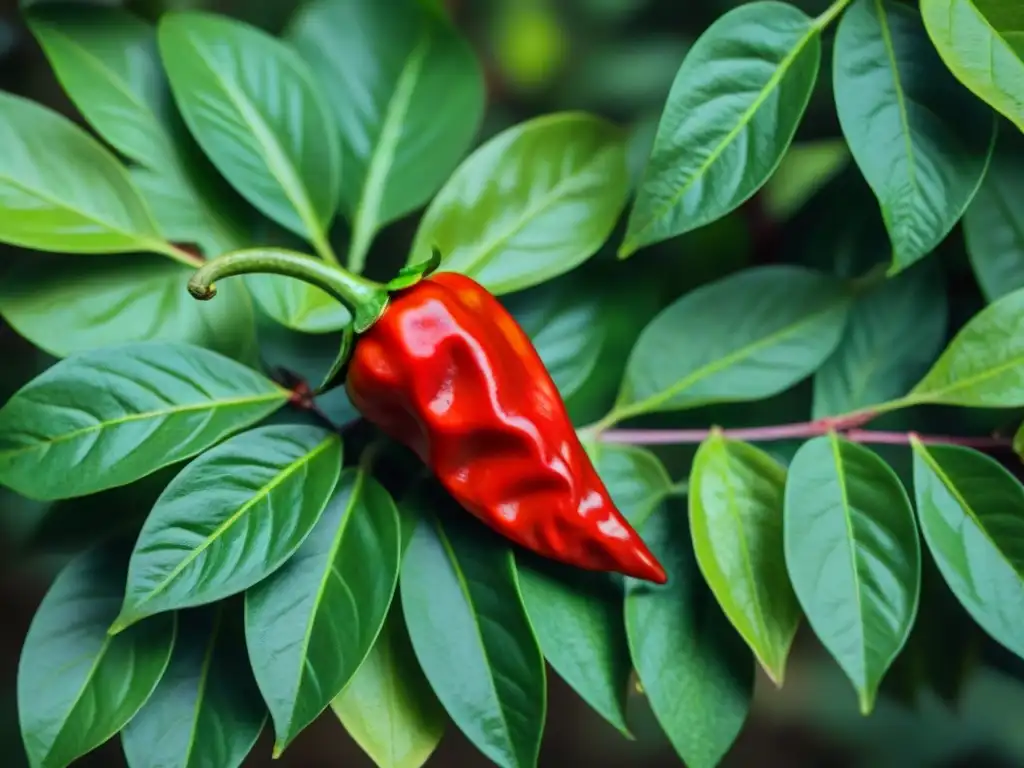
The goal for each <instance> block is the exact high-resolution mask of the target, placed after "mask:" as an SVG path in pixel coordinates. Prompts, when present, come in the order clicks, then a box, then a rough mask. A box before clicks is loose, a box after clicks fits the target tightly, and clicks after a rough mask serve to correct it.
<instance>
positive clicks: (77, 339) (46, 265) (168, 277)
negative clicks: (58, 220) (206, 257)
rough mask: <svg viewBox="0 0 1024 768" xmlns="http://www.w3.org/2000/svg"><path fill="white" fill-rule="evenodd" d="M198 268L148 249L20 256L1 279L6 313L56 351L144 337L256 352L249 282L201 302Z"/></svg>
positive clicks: (243, 354)
mask: <svg viewBox="0 0 1024 768" xmlns="http://www.w3.org/2000/svg"><path fill="white" fill-rule="evenodd" d="M194 271H195V270H194V269H192V268H189V267H185V266H183V265H181V264H178V263H176V262H173V261H170V260H169V259H165V258H160V257H156V256H147V255H141V254H131V255H126V256H110V257H108V258H104V259H87V260H83V259H80V258H78V257H77V256H63V257H55V258H45V257H43V256H42V255H39V256H38V257H34V258H32V259H29V260H25V261H23V262H20V263H19V264H18V265H17V266H15V267H14V268H12V269H11V270H10V271H8V272H6V273H5V274H4V275H3V279H2V280H0V314H2V315H3V316H4V319H5V320H7V322H8V323H9V324H10V325H11V327H12V328H14V330H16V331H17V332H18V333H20V334H21V335H22V336H24V337H25V338H26V339H28V340H29V341H31V342H32V343H33V344H34V345H35V346H37V347H39V348H41V349H43V350H45V351H47V352H49V353H50V354H51V355H53V356H55V357H66V356H68V355H71V354H74V353H76V352H88V351H91V350H93V349H98V348H100V347H105V346H109V345H112V344H122V343H128V342H136V341H180V342H184V343H188V344H195V345H197V346H201V347H205V348H207V349H211V350H213V351H215V352H220V353H221V354H224V355H227V356H229V357H233V358H235V359H237V360H239V361H242V362H249V361H251V360H253V359H254V354H255V351H256V320H255V316H254V314H253V306H252V300H251V299H250V297H249V294H248V292H247V291H246V290H245V286H244V285H242V284H239V283H237V282H233V281H232V282H229V283H227V284H226V285H224V286H223V290H218V293H217V300H216V301H208V302H198V301H196V300H195V299H193V298H192V297H191V296H189V294H188V291H187V290H185V286H186V284H187V283H188V280H189V277H191V275H192V273H193V272H194Z"/></svg>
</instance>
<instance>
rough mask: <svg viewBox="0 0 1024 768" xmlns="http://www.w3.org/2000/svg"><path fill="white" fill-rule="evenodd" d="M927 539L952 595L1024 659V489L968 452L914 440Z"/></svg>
mask: <svg viewBox="0 0 1024 768" xmlns="http://www.w3.org/2000/svg"><path fill="white" fill-rule="evenodd" d="M913 449H914V490H915V493H916V496H917V512H918V516H919V517H920V520H921V530H922V532H923V533H924V540H925V542H926V543H927V545H928V549H929V550H931V553H932V555H933V556H934V557H935V562H936V564H937V565H938V567H939V570H940V571H941V572H942V576H943V578H944V579H945V580H946V583H947V584H949V587H950V589H951V590H952V592H953V594H955V595H956V596H957V599H958V600H959V601H960V603H961V604H962V605H963V606H964V608H966V609H967V611H968V612H969V613H970V614H971V616H972V617H974V620H975V621H977V622H978V624H979V625H981V627H982V628H983V629H984V630H985V631H986V632H987V633H988V634H989V635H991V636H992V637H993V638H994V639H995V640H996V641H997V642H999V643H1001V644H1002V645H1004V646H1005V647H1006V648H1008V649H1009V650H1011V651H1012V652H1013V653H1015V654H1017V655H1018V656H1021V657H1024V622H1022V621H1021V616H1022V615H1024V613H1022V612H1024V550H1022V547H1021V542H1024V487H1021V484H1020V481H1019V480H1017V479H1016V478H1015V477H1014V476H1013V475H1011V474H1010V473H1009V472H1007V471H1006V469H1005V468H1003V467H1002V466H1001V465H1000V464H999V463H998V462H997V461H995V460H994V459H992V458H990V457H988V456H986V455H984V454H982V453H978V452H977V451H974V450H971V449H969V448H962V447H960V446H954V445H924V444H923V443H922V442H921V441H920V440H916V439H915V440H914V441H913Z"/></svg>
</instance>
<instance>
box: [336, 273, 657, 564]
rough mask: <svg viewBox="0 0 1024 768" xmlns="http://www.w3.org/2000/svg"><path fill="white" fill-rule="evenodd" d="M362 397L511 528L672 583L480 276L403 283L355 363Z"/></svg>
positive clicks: (452, 489) (514, 533) (492, 520)
mask: <svg viewBox="0 0 1024 768" xmlns="http://www.w3.org/2000/svg"><path fill="white" fill-rule="evenodd" d="M347 389H348V393H349V397H350V398H351V400H352V403H353V405H355V406H356V408H358V409H359V410H360V411H361V412H362V413H363V415H364V416H366V418H367V419H369V420H370V421H372V422H374V423H375V424H377V425H378V426H379V427H380V428H381V429H382V430H384V431H385V432H386V433H387V434H389V435H390V436H391V437H393V438H394V439H395V440H398V441H399V442H401V443H403V444H404V445H406V446H408V447H409V448H411V449H412V450H413V451H415V452H416V453H417V454H418V455H419V457H420V458H421V459H422V460H423V462H424V463H426V464H427V465H428V466H429V467H430V468H431V470H432V471H433V473H434V474H435V476H436V477H437V478H438V479H439V480H440V481H441V483H442V484H443V485H444V487H445V488H446V489H447V490H448V492H449V493H450V494H451V495H452V496H453V497H454V498H455V499H456V500H457V501H458V502H459V503H460V504H461V505H462V506H463V507H464V508H465V509H467V510H468V511H470V512H471V513H473V514H474V515H476V516H477V517H479V518H480V519H481V520H483V521H484V522H485V523H486V524H488V525H489V526H491V527H492V528H494V529H495V530H496V531H498V532H499V533H500V534H502V535H503V536H506V537H507V538H509V539H511V540H512V541H515V542H516V543H518V544H520V545H522V546H524V547H527V548H529V549H531V550H533V551H535V552H537V553H539V554H541V555H544V556H545V557H549V558H553V559H555V560H560V561H562V562H565V563H568V564H570V565H574V566H576V567H579V568H585V569H588V570H599V571H616V572H619V573H623V574H627V575H629V576H633V577H636V578H639V579H645V580H648V581H653V582H657V583H659V584H662V583H665V581H666V580H667V577H666V574H665V570H664V569H663V568H662V566H661V565H660V564H659V563H658V561H657V560H656V559H655V557H654V555H653V554H651V552H650V550H648V548H647V546H646V545H645V544H644V542H643V540H642V539H641V538H640V537H639V535H637V533H636V532H635V531H634V530H633V528H632V527H631V526H630V525H629V523H628V522H627V521H626V519H625V518H624V517H623V516H622V514H621V513H620V512H619V510H618V509H617V508H616V507H615V504H614V503H613V502H612V500H611V497H610V496H609V494H608V491H607V489H606V488H605V486H604V483H603V482H602V481H601V479H600V478H599V477H598V475H597V472H596V471H595V470H594V467H593V465H592V463H591V461H590V458H589V457H588V456H587V454H586V451H584V449H583V446H582V445H581V444H580V441H579V439H578V438H577V437H576V432H575V430H574V428H573V425H572V422H571V420H570V419H569V415H568V413H567V412H566V409H565V405H564V403H563V402H562V399H561V397H560V395H559V393H558V390H557V389H556V387H555V384H554V382H553V381H552V380H551V376H550V375H549V374H548V372H547V369H546V368H545V367H544V364H543V362H542V361H541V359H540V357H539V356H538V354H537V351H536V350H535V349H534V347H533V344H532V343H531V342H530V339H529V337H528V336H527V335H526V333H525V332H524V331H523V330H522V329H521V328H520V327H519V324H518V323H517V322H516V321H515V319H514V318H513V317H512V316H511V315H510V314H509V313H508V312H507V311H506V310H505V309H504V307H503V306H502V305H501V304H500V302H498V300H497V299H495V297H494V296H492V295H491V294H490V293H489V292H488V291H487V290H486V289H485V288H484V287H483V286H481V285H480V284H479V283H477V282H476V281H474V280H472V279H471V278H469V277H466V276H464V275H459V274H453V273H444V272H442V273H438V274H435V275H433V276H431V277H428V278H426V279H424V280H422V281H421V282H419V283H417V284H416V285H414V286H412V287H410V288H407V289H405V290H403V291H401V292H399V293H396V294H395V295H394V296H393V297H392V299H391V304H390V305H389V306H388V308H387V310H386V311H385V313H384V316H383V317H382V318H381V319H379V320H378V321H377V322H376V323H375V324H374V325H373V326H372V327H371V328H370V329H369V330H368V331H366V333H364V334H363V335H362V336H360V338H359V340H358V342H357V343H356V348H355V350H354V352H353V354H352V358H351V362H350V364H349V370H348V377H347Z"/></svg>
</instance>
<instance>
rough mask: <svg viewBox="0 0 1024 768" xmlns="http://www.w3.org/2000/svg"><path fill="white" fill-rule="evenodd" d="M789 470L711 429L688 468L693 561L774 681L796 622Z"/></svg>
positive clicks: (783, 663)
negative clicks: (786, 527) (787, 524)
mask: <svg viewBox="0 0 1024 768" xmlns="http://www.w3.org/2000/svg"><path fill="white" fill-rule="evenodd" d="M785 482H786V470H785V469H784V468H783V467H782V465H780V464H779V463H778V462H777V461H776V460H775V459H773V458H772V457H771V456H769V455H768V454H767V453H765V452H764V451H762V450H760V449H759V448H755V447H754V446H752V445H748V444H747V443H741V442H738V441H736V440H728V439H726V438H724V437H722V434H721V433H720V432H716V433H714V434H712V435H711V436H710V437H709V438H708V439H707V440H705V441H704V442H703V443H702V444H701V446H700V448H699V449H698V450H697V455H696V456H695V457H694V460H693V469H692V471H691V473H690V491H689V503H690V533H691V536H692V537H693V548H694V553H695V555H696V558H697V565H698V566H699V567H700V572H701V573H702V574H703V575H704V579H705V580H706V581H707V583H708V585H709V586H710V587H711V591H712V592H713V593H714V595H715V599H717V600H718V604H719V605H721V606H722V609H723V611H724V612H725V615H726V617H727V618H728V619H729V621H730V622H732V624H733V626H734V627H736V630H737V631H738V632H739V633H740V635H741V636H742V637H743V639H744V640H746V642H747V645H749V646H750V648H751V650H753V651H754V655H755V656H757V659H758V661H759V662H760V663H761V666H762V667H764V670H765V672H767V673H768V676H769V677H770V678H771V679H772V681H773V682H774V683H775V684H776V685H777V686H780V687H781V686H782V682H783V679H784V677H785V671H786V658H787V657H788V656H789V649H790V647H791V646H792V644H793V638H794V637H795V636H796V630H797V626H798V625H799V623H800V606H799V605H797V602H796V596H795V595H794V594H793V589H792V587H791V586H790V584H789V575H788V574H787V573H786V563H785V556H784V551H783V542H782V504H783V489H784V487H785Z"/></svg>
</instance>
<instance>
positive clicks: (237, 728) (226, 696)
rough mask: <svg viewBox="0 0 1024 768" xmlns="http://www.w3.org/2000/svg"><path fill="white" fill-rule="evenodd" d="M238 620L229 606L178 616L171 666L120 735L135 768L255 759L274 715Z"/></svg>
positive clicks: (231, 765) (228, 765) (226, 765)
mask: <svg viewBox="0 0 1024 768" xmlns="http://www.w3.org/2000/svg"><path fill="white" fill-rule="evenodd" d="M229 611H230V612H229ZM236 615H237V616H238V618H239V619H240V618H241V616H240V614H236V612H234V611H231V610H230V609H229V608H227V607H225V606H223V605H218V606H214V607H213V608H210V609H199V610H194V611H188V612H185V613H182V614H180V615H179V618H178V622H179V627H178V639H177V642H176V643H175V647H174V655H173V656H172V657H171V663H170V666H169V667H168V668H167V672H166V673H165V674H164V676H163V679H162V680H161V681H160V685H158V686H157V688H156V690H155V691H153V695H152V696H151V697H150V699H149V701H147V702H146V705H145V706H144V707H143V708H142V709H141V710H140V711H139V714H137V715H136V716H135V717H134V718H133V719H132V721H131V722H130V723H128V725H127V726H126V727H125V729H124V731H123V732H122V733H121V741H122V743H123V745H124V753H125V757H126V758H127V759H128V765H129V766H131V768H164V767H165V766H180V767H181V768H202V767H203V766H217V768H238V767H239V766H240V765H241V764H242V762H243V761H244V760H245V758H246V757H247V756H248V754H249V752H250V751H251V750H252V748H253V746H254V745H255V743H256V739H257V738H258V737H259V735H260V732H261V731H262V730H263V725H264V723H265V722H266V720H267V709H266V707H264V706H263V701H262V699H260V691H259V688H257V687H256V681H255V680H254V679H253V676H252V670H251V669H250V668H249V665H248V663H247V661H246V657H245V648H244V635H243V634H242V632H241V621H239V620H236ZM148 624H149V622H146V623H145V624H143V625H141V626H145V625H148Z"/></svg>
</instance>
